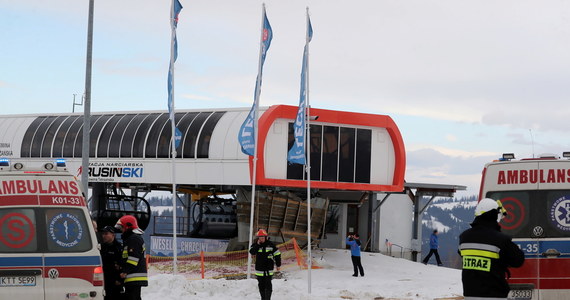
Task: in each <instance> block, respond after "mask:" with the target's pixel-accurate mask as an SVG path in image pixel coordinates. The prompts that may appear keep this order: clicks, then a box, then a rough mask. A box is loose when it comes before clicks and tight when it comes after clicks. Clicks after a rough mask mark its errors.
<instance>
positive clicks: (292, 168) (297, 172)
mask: <svg viewBox="0 0 570 300" xmlns="http://www.w3.org/2000/svg"><path fill="white" fill-rule="evenodd" d="M294 130H295V127H294V125H293V123H289V129H288V132H289V141H288V143H287V153H289V150H291V148H292V147H293V143H294V142H295V135H294V134H293V132H294ZM304 172H305V171H304V166H303V165H300V164H292V163H290V162H289V161H287V179H299V180H302V179H304V178H305V176H304ZM311 177H313V176H312V175H311Z"/></svg>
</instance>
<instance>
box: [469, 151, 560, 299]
mask: <svg viewBox="0 0 570 300" xmlns="http://www.w3.org/2000/svg"><path fill="white" fill-rule="evenodd" d="M483 198H491V199H495V200H501V202H502V204H503V207H504V208H505V209H506V210H507V216H506V217H504V218H503V219H502V220H501V223H500V225H501V230H502V232H504V233H506V234H508V235H510V236H512V237H513V242H514V243H515V244H517V245H518V246H519V248H520V249H522V250H523V252H524V253H525V263H524V264H523V266H522V267H520V268H513V269H510V272H511V274H510V278H509V279H508V281H509V283H510V285H511V293H510V295H509V297H510V299H517V300H524V299H533V300H567V299H570V152H564V153H563V155H562V157H559V156H557V155H555V154H543V155H539V156H538V157H533V158H523V159H519V160H517V159H515V156H514V154H512V153H506V154H503V157H502V158H500V159H499V160H497V161H494V162H491V163H488V164H486V165H485V168H484V169H483V174H482V179H481V187H480V192H479V199H483Z"/></svg>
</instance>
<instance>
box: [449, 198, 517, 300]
mask: <svg viewBox="0 0 570 300" xmlns="http://www.w3.org/2000/svg"><path fill="white" fill-rule="evenodd" d="M504 215H506V210H505V209H504V208H503V205H502V204H501V202H500V201H495V200H493V199H489V198H484V199H482V200H481V201H479V204H477V207H476V208H475V220H474V221H473V223H471V228H470V229H467V230H465V231H464V232H463V233H462V234H461V235H460V236H459V254H460V255H461V257H462V260H463V271H462V273H461V281H462V282H463V296H464V297H465V300H479V299H487V298H489V299H494V300H498V299H507V296H508V294H509V291H510V288H509V284H508V283H507V279H506V278H507V276H508V275H509V274H510V273H509V270H508V268H509V267H513V268H518V267H520V266H522V265H523V263H524V252H523V251H522V250H521V249H519V247H518V246H517V245H516V244H515V243H513V242H512V240H511V237H510V236H508V235H506V234H504V233H502V232H501V226H500V225H499V222H500V220H501V219H502V218H503V216H504Z"/></svg>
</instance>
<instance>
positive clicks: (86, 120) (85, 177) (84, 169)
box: [81, 0, 95, 199]
mask: <svg viewBox="0 0 570 300" xmlns="http://www.w3.org/2000/svg"><path fill="white" fill-rule="evenodd" d="M94 1H95V0H89V19H88V21H87V58H86V59H85V60H86V62H85V106H83V143H82V148H81V185H82V186H83V192H84V193H85V199H89V148H90V146H89V143H90V129H91V66H92V62H93V9H94Z"/></svg>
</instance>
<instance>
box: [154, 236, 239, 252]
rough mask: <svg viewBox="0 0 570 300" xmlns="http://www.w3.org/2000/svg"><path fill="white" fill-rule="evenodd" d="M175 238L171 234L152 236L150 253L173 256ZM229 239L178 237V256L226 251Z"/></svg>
mask: <svg viewBox="0 0 570 300" xmlns="http://www.w3.org/2000/svg"><path fill="white" fill-rule="evenodd" d="M172 242H173V239H172V237H171V236H151V237H150V255H152V256H173V251H172ZM228 242H229V241H228V240H213V239H198V238H184V237H178V238H176V244H177V250H178V256H183V255H190V254H194V253H199V252H200V251H204V252H225V251H226V248H227V247H228Z"/></svg>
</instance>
